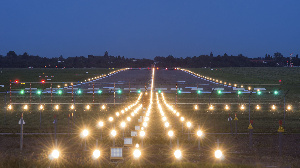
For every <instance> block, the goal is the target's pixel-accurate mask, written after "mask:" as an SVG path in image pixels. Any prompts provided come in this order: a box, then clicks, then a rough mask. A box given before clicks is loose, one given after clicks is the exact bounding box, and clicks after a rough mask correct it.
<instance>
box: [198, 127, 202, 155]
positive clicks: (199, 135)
mask: <svg viewBox="0 0 300 168" xmlns="http://www.w3.org/2000/svg"><path fill="white" fill-rule="evenodd" d="M198 127H199V130H198V131H197V136H198V150H200V138H201V137H202V135H203V132H202V131H201V130H200V126H198Z"/></svg>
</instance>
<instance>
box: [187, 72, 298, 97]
mask: <svg viewBox="0 0 300 168" xmlns="http://www.w3.org/2000/svg"><path fill="white" fill-rule="evenodd" d="M189 70H191V71H193V72H195V73H198V74H200V75H204V76H209V77H211V78H215V79H219V80H222V81H224V82H228V83H229V82H230V83H232V84H234V83H236V84H239V85H244V87H245V88H247V87H248V86H251V87H252V88H253V87H257V86H260V87H266V88H268V89H270V90H272V89H281V90H282V91H283V92H286V91H287V90H290V91H289V93H288V94H289V96H291V97H293V98H298V99H299V98H300V67H294V68H287V67H240V68H237V67H230V68H213V70H211V69H210V68H197V69H192V68H191V69H189ZM279 80H281V85H280V86H272V85H262V84H280V83H279Z"/></svg>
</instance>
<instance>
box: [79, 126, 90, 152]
mask: <svg viewBox="0 0 300 168" xmlns="http://www.w3.org/2000/svg"><path fill="white" fill-rule="evenodd" d="M81 135H82V138H84V151H87V149H86V139H87V136H88V135H89V131H88V130H87V129H84V130H83V131H82V132H81Z"/></svg>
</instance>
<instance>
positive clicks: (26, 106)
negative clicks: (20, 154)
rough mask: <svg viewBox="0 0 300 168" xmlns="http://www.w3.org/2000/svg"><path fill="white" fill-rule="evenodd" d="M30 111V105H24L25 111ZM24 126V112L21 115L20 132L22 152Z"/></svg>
mask: <svg viewBox="0 0 300 168" xmlns="http://www.w3.org/2000/svg"><path fill="white" fill-rule="evenodd" d="M27 110H28V105H24V107H23V111H27ZM23 124H25V123H24V120H23V112H22V114H21V122H20V125H21V131H20V133H21V134H20V150H21V151H22V150H23Z"/></svg>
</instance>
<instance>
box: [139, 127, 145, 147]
mask: <svg viewBox="0 0 300 168" xmlns="http://www.w3.org/2000/svg"><path fill="white" fill-rule="evenodd" d="M145 135H146V133H145V131H143V130H142V131H141V132H140V137H141V138H142V147H143V146H144V137H145Z"/></svg>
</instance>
